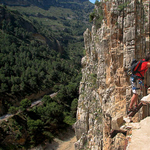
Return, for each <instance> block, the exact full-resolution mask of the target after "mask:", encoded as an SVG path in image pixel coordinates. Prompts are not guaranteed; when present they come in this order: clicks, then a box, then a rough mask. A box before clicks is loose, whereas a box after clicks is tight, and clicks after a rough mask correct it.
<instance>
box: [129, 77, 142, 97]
mask: <svg viewBox="0 0 150 150" xmlns="http://www.w3.org/2000/svg"><path fill="white" fill-rule="evenodd" d="M130 82H131V86H132V92H133V94H138V95H140V93H141V85H140V84H139V80H136V81H134V82H133V77H130Z"/></svg>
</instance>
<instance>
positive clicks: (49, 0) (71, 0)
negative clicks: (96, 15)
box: [0, 0, 93, 9]
mask: <svg viewBox="0 0 150 150" xmlns="http://www.w3.org/2000/svg"><path fill="white" fill-rule="evenodd" d="M83 2H89V0H0V4H4V5H10V6H30V5H35V6H38V7H41V8H44V9H48V8H49V7H50V6H56V7H64V8H72V9H76V8H80V9H83V5H81V4H82V3H83ZM89 3H90V2H89ZM91 6H92V7H93V5H92V3H91Z"/></svg>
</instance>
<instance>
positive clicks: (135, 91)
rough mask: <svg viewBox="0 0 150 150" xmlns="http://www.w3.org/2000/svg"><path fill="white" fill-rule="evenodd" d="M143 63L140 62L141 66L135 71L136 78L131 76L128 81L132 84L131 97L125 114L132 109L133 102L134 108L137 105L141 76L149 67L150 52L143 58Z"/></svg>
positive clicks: (142, 76)
mask: <svg viewBox="0 0 150 150" xmlns="http://www.w3.org/2000/svg"><path fill="white" fill-rule="evenodd" d="M143 61H144V62H143V63H142V64H141V67H140V68H139V69H138V72H139V73H136V74H135V75H136V76H137V78H136V79H134V78H133V77H132V76H131V77H130V82H131V86H132V92H133V96H132V98H131V102H130V105H129V108H128V111H127V114H129V113H130V112H132V111H133V105H134V104H135V109H136V107H137V106H138V95H140V92H141V85H142V84H143V83H142V78H144V74H145V73H146V72H147V70H148V68H150V53H148V54H147V55H146V57H145V59H143Z"/></svg>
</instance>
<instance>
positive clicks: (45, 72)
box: [0, 0, 93, 150]
mask: <svg viewBox="0 0 150 150" xmlns="http://www.w3.org/2000/svg"><path fill="white" fill-rule="evenodd" d="M31 2H32V1H22V0H20V1H7V0H6V1H0V3H1V5H0V59H1V62H0V65H1V68H0V83H1V87H0V115H4V114H6V113H11V114H14V115H13V117H10V118H9V120H6V121H2V122H1V125H0V131H1V132H0V143H1V144H0V145H1V147H0V148H1V149H5V150H6V149H19V148H21V147H26V148H30V147H34V146H36V145H38V144H39V143H42V142H43V141H44V140H46V139H47V140H49V141H51V140H52V139H53V138H54V137H55V136H56V135H57V134H58V133H59V132H61V130H64V129H65V128H66V127H68V126H70V125H72V124H73V123H74V122H75V120H76V109H77V103H78V94H79V93H78V89H79V82H80V80H81V58H82V57H83V55H84V47H83V45H84V43H83V32H84V30H85V29H86V28H87V27H90V26H91V24H90V22H89V17H88V16H89V14H90V12H91V11H92V9H93V4H91V3H90V2H89V1H64V2H62V1H61V2H59V1H49V3H47V2H46V1H43V2H42V1H33V3H31ZM39 2H40V3H39ZM41 2H42V4H41ZM46 4H47V5H46ZM77 6H80V7H77ZM81 8H82V9H81ZM58 91H59V92H58ZM53 92H58V94H57V96H55V97H54V98H53V99H51V98H50V96H49V95H48V96H47V94H50V93H53ZM42 94H43V95H42ZM44 94H46V95H45V96H44ZM34 95H36V96H34ZM42 96H44V97H43V99H42V105H40V106H38V107H34V108H30V109H29V107H30V106H31V103H32V102H33V101H35V99H36V98H40V97H42ZM35 97H36V98H35ZM41 137H42V138H41Z"/></svg>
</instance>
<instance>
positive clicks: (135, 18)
mask: <svg viewBox="0 0 150 150" xmlns="http://www.w3.org/2000/svg"><path fill="white" fill-rule="evenodd" d="M100 3H101V6H100V5H95V12H96V14H97V15H98V13H99V12H100V8H102V10H103V20H102V21H101V26H100V27H97V20H96V19H97V18H96V17H95V18H94V19H93V26H92V29H91V31H90V30H89V29H87V30H86V31H85V33H84V44H85V50H86V55H85V57H83V58H82V80H81V82H80V89H79V92H80V96H79V100H78V110H77V121H76V123H75V125H74V128H75V133H76V137H77V140H78V141H77V142H76V143H75V149H76V150H79V149H86V150H87V149H90V150H119V149H121V150H122V149H124V145H125V136H124V135H123V134H118V135H117V136H116V137H115V138H113V139H112V138H110V136H109V135H110V132H111V131H112V130H113V129H118V128H119V127H120V126H121V125H122V118H123V116H126V110H127V108H128V106H129V103H130V98H131V96H132V92H131V85H130V81H129V76H128V75H127V73H126V71H127V69H128V67H129V66H130V64H131V61H132V60H133V59H134V58H135V59H138V60H140V59H142V58H144V57H145V55H146V53H147V52H150V24H149V23H150V21H149V20H150V11H149V10H150V2H149V0H143V1H142V0H101V2H100ZM149 75H150V71H149V70H148V72H147V74H146V76H145V79H144V83H145V84H146V85H147V86H150V79H149ZM146 94H147V93H146V87H143V89H142V91H141V95H140V96H139V100H140V99H141V98H142V97H143V96H144V95H146ZM148 110H149V106H144V107H143V108H142V109H141V110H140V112H139V113H137V114H136V115H135V117H134V118H133V120H134V121H135V122H136V121H140V120H141V119H143V118H144V117H146V116H148V115H149V112H148Z"/></svg>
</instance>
